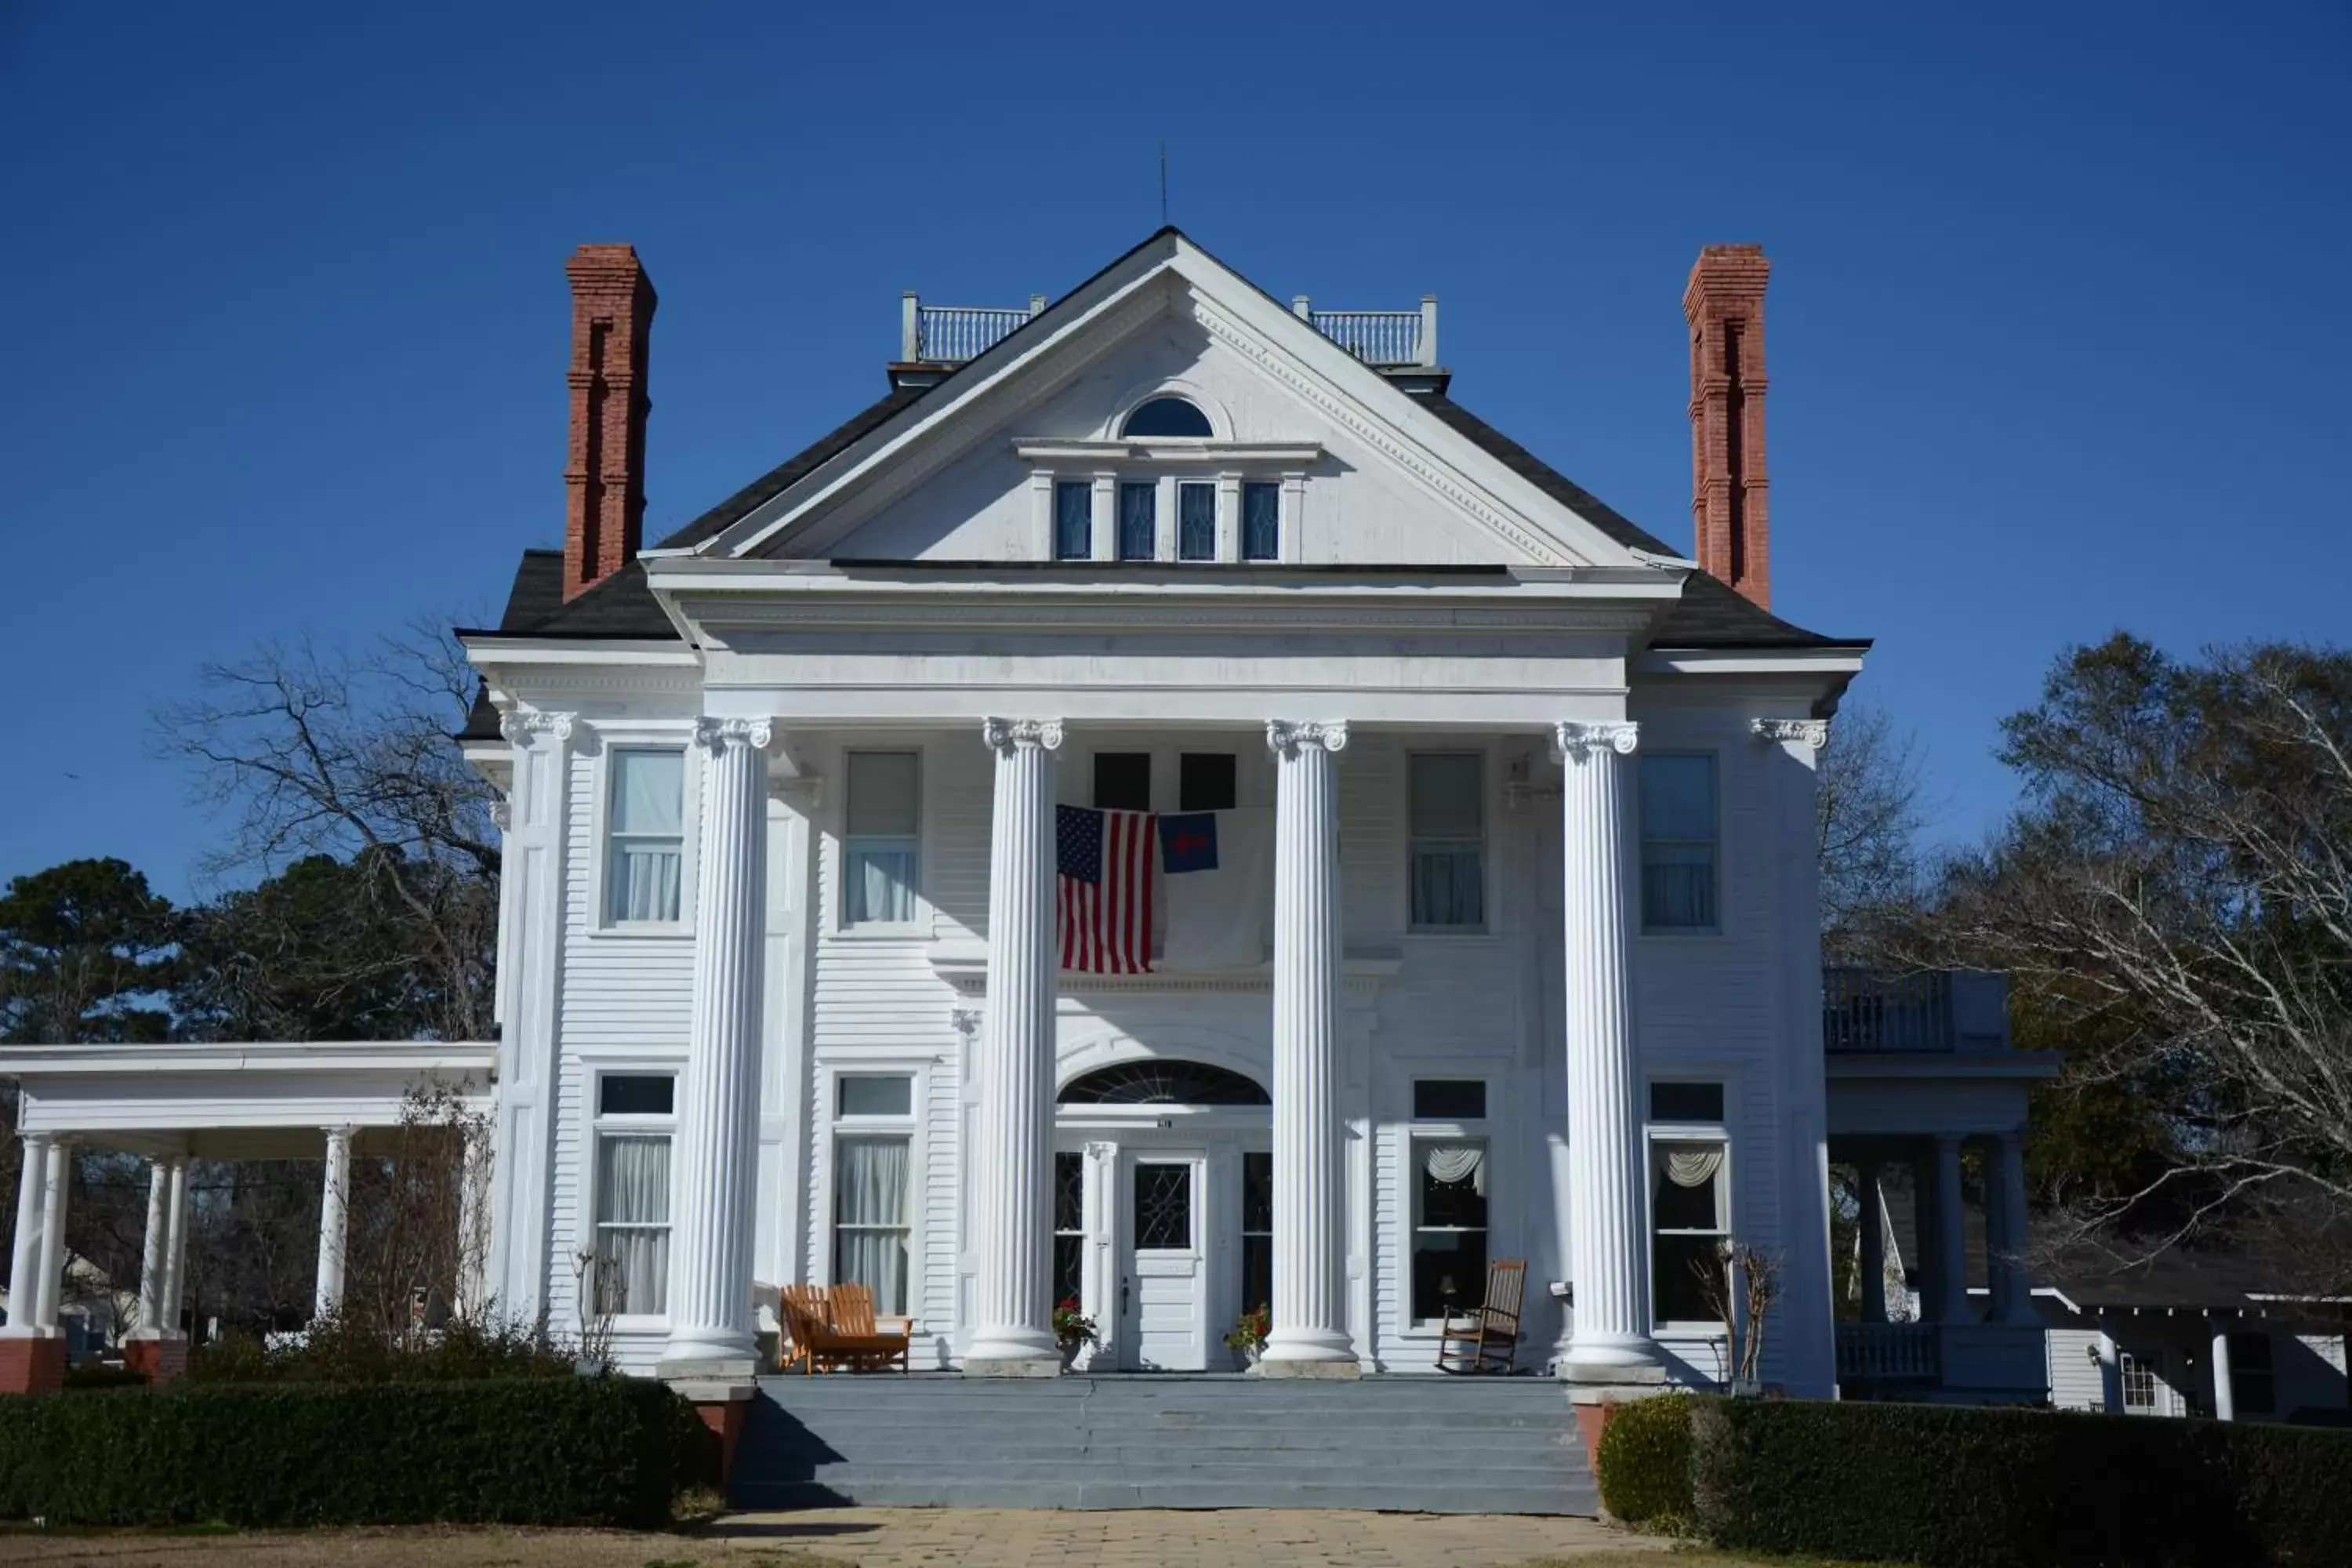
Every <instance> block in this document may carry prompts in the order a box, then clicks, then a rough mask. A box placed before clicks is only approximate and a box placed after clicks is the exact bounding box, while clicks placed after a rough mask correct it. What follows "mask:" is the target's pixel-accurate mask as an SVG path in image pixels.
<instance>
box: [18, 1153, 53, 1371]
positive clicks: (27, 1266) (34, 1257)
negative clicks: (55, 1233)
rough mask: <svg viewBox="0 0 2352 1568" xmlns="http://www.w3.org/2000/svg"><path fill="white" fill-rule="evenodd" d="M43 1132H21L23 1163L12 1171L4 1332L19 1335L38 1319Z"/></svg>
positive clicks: (44, 1206) (45, 1179)
mask: <svg viewBox="0 0 2352 1568" xmlns="http://www.w3.org/2000/svg"><path fill="white" fill-rule="evenodd" d="M55 1142H56V1140H55V1139H54V1138H52V1137H51V1136H50V1134H48V1133H47V1132H27V1133H26V1134H25V1163H24V1164H23V1166H22V1167H21V1168H19V1170H18V1171H17V1173H16V1245H15V1247H13V1248H11V1250H10V1252H9V1255H8V1331H9V1333H11V1334H12V1335H15V1336H16V1337H18V1338H23V1337H26V1336H28V1335H30V1334H31V1333H32V1332H33V1326H34V1324H35V1323H36V1322H37V1321H38V1320H37V1318H36V1317H35V1316H34V1309H35V1308H36V1307H37V1306H38V1305H39V1303H40V1295H41V1286H40V1279H41V1263H42V1258H43V1256H44V1254H45V1252H46V1250H47V1247H46V1243H47V1226H48V1218H49V1195H48V1189H49V1150H50V1149H51V1148H52V1147H53V1146H54V1145H55Z"/></svg>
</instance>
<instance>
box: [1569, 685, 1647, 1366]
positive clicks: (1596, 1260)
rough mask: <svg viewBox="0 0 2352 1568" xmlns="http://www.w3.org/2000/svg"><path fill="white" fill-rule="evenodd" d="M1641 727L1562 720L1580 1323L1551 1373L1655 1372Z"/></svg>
mask: <svg viewBox="0 0 2352 1568" xmlns="http://www.w3.org/2000/svg"><path fill="white" fill-rule="evenodd" d="M1639 734H1640V731H1638V730H1637V729H1636V727H1635V726H1633V725H1632V724H1630V723H1609V724H1578V723H1567V724H1561V725H1559V728H1558V731H1557V733H1556V737H1555V738H1556V740H1557V742H1558V746H1559V754H1560V846H1561V860H1562V863H1563V868H1564V875H1565V881H1564V883H1563V887H1562V892H1561V900H1560V914H1561V921H1560V923H1561V926H1562V928H1563V930H1564V931H1565V933H1566V939H1567V942H1566V946H1567V955H1566V956H1567V966H1568V972H1567V987H1566V997H1567V1013H1566V1022H1567V1034H1568V1152H1569V1180H1570V1191H1569V1202H1570V1208H1571V1211H1572V1213H1573V1215H1574V1226H1575V1234H1574V1238H1573V1239H1574V1247H1573V1248H1572V1249H1571V1255H1570V1265H1571V1268H1572V1271H1573V1287H1574V1289H1575V1292H1576V1295H1575V1311H1576V1331H1575V1334H1574V1336H1573V1337H1572V1338H1571V1339H1570V1342H1569V1351H1568V1355H1567V1356H1566V1357H1565V1358H1564V1359H1563V1360H1562V1361H1561V1363H1560V1375H1561V1376H1563V1377H1564V1378H1567V1379H1569V1380H1570V1381H1572V1382H1578V1383H1596V1384H1624V1383H1650V1382H1655V1381H1658V1380H1659V1379H1660V1378H1661V1377H1662V1376H1663V1374H1664V1367H1663V1358H1662V1357H1661V1355H1660V1353H1659V1351H1658V1346H1657V1342H1655V1341H1654V1340H1653V1339H1652V1338H1651V1337H1650V1260H1649V1256H1648V1254H1649V1249H1648V1247H1646V1246H1644V1245H1643V1242H1644V1237H1643V1213H1644V1210H1645V1206H1646V1205H1644V1204H1643V1180H1644V1176H1643V1152H1642V1113H1641V1107H1640V1105H1639V1104H1638V1103H1637V1097H1638V1095H1639V1093H1640V1089H1641V1073H1640V1072H1639V1070H1638V1064H1637V1062H1636V1060H1635V1057H1636V1051H1637V1046H1636V1042H1635V1039H1634V1034H1633V965H1632V955H1631V952H1630V950H1629V939H1630V931H1629V927H1630V926H1631V924H1632V915H1631V907H1632V901H1633V879H1632V878H1631V877H1630V876H1629V875H1628V874H1627V859H1628V855H1629V851H1630V847H1631V843H1632V839H1633V835H1632V834H1630V833H1629V832H1628V831H1627V830H1626V818H1627V816H1628V815H1629V799H1630V792H1629V791H1628V790H1627V789H1626V787H1625V775H1626V774H1627V773H1630V772H1631V771H1632V769H1633V761H1632V758H1633V747H1634V745H1635V743H1636V742H1637V740H1638V739H1639Z"/></svg>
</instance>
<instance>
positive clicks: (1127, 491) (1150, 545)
mask: <svg viewBox="0 0 2352 1568" xmlns="http://www.w3.org/2000/svg"><path fill="white" fill-rule="evenodd" d="M1159 553H1160V487H1159V486H1158V485H1157V484H1154V483H1153V482H1152V481H1150V479H1140V480H1139V479H1129V480H1126V481H1125V482H1123V483H1121V484H1120V486H1119V487H1118V558H1119V559H1120V560H1121V561H1150V560H1154V559H1156V558H1157V557H1158V556H1159Z"/></svg>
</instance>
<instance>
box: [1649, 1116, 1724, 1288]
mask: <svg viewBox="0 0 2352 1568" xmlns="http://www.w3.org/2000/svg"><path fill="white" fill-rule="evenodd" d="M1723 1100H1724V1095H1723V1085H1722V1084H1720V1083H1689V1082H1685V1083H1654V1084H1652V1085H1651V1086H1650V1120H1651V1121H1652V1122H1653V1123H1654V1124H1661V1123H1662V1124H1664V1129H1663V1131H1661V1130H1659V1129H1658V1128H1657V1127H1656V1126H1655V1125H1654V1128H1653V1131H1652V1134H1651V1142H1650V1310H1651V1313H1652V1315H1653V1316H1654V1318H1655V1319H1656V1321H1657V1322H1658V1324H1659V1326H1661V1327H1664V1325H1666V1324H1668V1323H1714V1322H1718V1321H1721V1320H1720V1319H1719V1318H1718V1317H1717V1313H1716V1309H1715V1308H1714V1307H1713V1306H1712V1305H1710V1304H1709V1303H1708V1300H1707V1281H1708V1280H1709V1279H1717V1278H1721V1277H1722V1274H1723V1270H1724V1268H1725V1267H1726V1261H1725V1258H1724V1256H1723V1253H1724V1247H1725V1245H1726V1244H1727V1242H1728V1241H1729V1240H1730V1239H1731V1213H1730V1208H1731V1204H1730V1194H1731V1171H1730V1168H1729V1167H1730V1163H1731V1144H1730V1140H1729V1137H1728V1135H1727V1133H1726V1131H1725V1130H1724V1126H1723Z"/></svg>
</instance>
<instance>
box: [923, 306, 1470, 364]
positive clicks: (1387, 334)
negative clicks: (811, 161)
mask: <svg viewBox="0 0 2352 1568" xmlns="http://www.w3.org/2000/svg"><path fill="white" fill-rule="evenodd" d="M1290 309H1291V312H1292V314H1294V315H1296V316H1297V317H1298V318H1299V319H1300V320H1301V321H1307V323H1309V324H1310V325H1312V326H1313V327H1314V328H1315V330H1316V331H1319V332H1321V333H1322V334H1323V335H1324V336H1325V337H1327V338H1329V339H1330V340H1331V341H1332V342H1335V343H1338V344H1339V346H1340V347H1341V348H1343V349H1345V350H1347V351H1348V352H1349V353H1351V354H1353V355H1355V356H1356V357H1357V358H1358V359H1360V360H1361V361H1363V362H1364V363H1366V364H1369V365H1373V366H1377V367H1382V368H1395V369H1403V368H1410V367H1413V366H1419V367H1422V368H1424V369H1431V370H1433V369H1435V368H1436V366H1437V297H1436V296H1435V295H1424V296H1423V298H1422V301H1421V309H1419V310H1316V309H1314V308H1313V306H1312V305H1311V304H1309V302H1308V300H1307V296H1306V295H1304V294H1301V295H1299V296H1298V297H1297V299H1295V300H1292V301H1291V304H1290ZM1044 310H1045V296H1044V295H1043V294H1032V295H1031V296H1029V308H1028V309H1027V310H1017V309H999V308H997V307H995V306H992V305H926V304H924V303H923V302H922V300H921V299H920V298H919V297H918V296H917V295H916V294H915V293H913V292H912V291H911V290H910V291H908V294H907V295H906V297H905V299H904V300H903V302H902V308H901V310H900V313H899V323H898V357H899V359H900V360H901V361H903V362H905V363H908V364H961V363H964V362H965V361H967V360H975V359H978V358H979V357H980V356H981V355H982V354H984V353H987V352H988V351H989V350H991V349H992V348H994V347H995V346H996V345H997V344H998V343H1000V342H1003V341H1004V340H1005V339H1006V338H1007V337H1009V336H1011V335H1012V334H1013V332H1014V331H1016V330H1018V329H1019V328H1020V327H1021V325H1022V324H1023V323H1024V322H1026V321H1030V320H1031V319H1033V318H1034V317H1035V316H1038V315H1040V314H1042V313H1043V312H1044Z"/></svg>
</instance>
